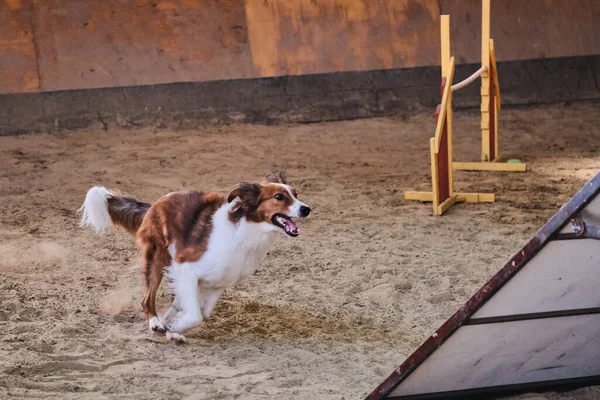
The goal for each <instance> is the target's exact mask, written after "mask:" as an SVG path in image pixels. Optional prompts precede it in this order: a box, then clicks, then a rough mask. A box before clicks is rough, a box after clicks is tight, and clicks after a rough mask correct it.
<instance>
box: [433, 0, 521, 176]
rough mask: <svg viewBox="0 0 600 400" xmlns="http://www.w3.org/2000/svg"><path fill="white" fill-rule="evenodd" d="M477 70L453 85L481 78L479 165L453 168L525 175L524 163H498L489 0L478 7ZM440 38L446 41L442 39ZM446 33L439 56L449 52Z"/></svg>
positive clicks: (496, 93)
mask: <svg viewBox="0 0 600 400" xmlns="http://www.w3.org/2000/svg"><path fill="white" fill-rule="evenodd" d="M481 9H482V11H481V68H480V69H479V70H478V71H477V72H476V73H475V74H473V75H471V76H470V77H469V78H467V79H465V80H464V81H463V82H461V83H459V84H457V85H454V86H453V90H458V89H461V88H463V87H465V86H467V85H468V84H469V83H471V82H473V81H474V80H475V79H477V77H478V76H480V77H481V162H455V163H453V168H454V169H455V170H463V171H505V172H525V171H527V164H523V163H520V162H519V163H516V164H511V163H501V162H498V112H499V111H500V86H499V84H498V72H497V69H496V55H495V52H494V40H493V39H491V38H490V13H491V11H490V0H483V1H482V7H481ZM444 35H447V36H448V39H447V40H446V41H445V40H444ZM449 36H450V31H449V30H448V31H447V32H444V31H442V53H443V52H444V46H445V45H446V46H448V49H446V51H448V52H449V51H450V49H449V47H450V39H449Z"/></svg>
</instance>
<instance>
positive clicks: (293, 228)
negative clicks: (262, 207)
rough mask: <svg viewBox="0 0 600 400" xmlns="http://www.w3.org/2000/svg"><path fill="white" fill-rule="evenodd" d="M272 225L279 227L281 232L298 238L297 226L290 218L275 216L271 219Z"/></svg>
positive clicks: (281, 215)
mask: <svg viewBox="0 0 600 400" xmlns="http://www.w3.org/2000/svg"><path fill="white" fill-rule="evenodd" d="M271 221H272V222H273V225H275V226H278V227H280V228H281V229H283V231H284V232H285V233H286V234H287V235H288V236H292V237H296V236H298V226H297V225H296V223H295V222H294V221H292V219H291V218H290V217H288V216H287V215H283V214H275V215H273V218H271Z"/></svg>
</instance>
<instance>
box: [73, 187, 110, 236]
mask: <svg viewBox="0 0 600 400" xmlns="http://www.w3.org/2000/svg"><path fill="white" fill-rule="evenodd" d="M110 195H111V192H109V191H108V190H107V189H106V188H104V187H102V186H94V187H93V188H91V189H90V190H89V191H88V192H87V195H86V196H85V201H84V202H83V206H81V208H80V209H79V211H83V216H82V217H81V226H90V227H92V228H93V229H94V230H95V231H96V233H98V234H102V233H104V232H106V231H107V230H108V228H110V226H111V225H112V221H111V219H110V215H109V214H108V203H107V202H106V199H107V198H108V197H109V196H110Z"/></svg>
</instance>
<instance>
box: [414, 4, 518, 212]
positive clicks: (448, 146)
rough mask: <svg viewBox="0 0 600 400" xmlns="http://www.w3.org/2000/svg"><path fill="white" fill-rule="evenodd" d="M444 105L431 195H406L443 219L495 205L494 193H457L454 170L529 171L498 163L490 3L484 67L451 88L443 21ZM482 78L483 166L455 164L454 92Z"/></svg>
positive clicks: (446, 21) (433, 145) (434, 141)
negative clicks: (467, 208)
mask: <svg viewBox="0 0 600 400" xmlns="http://www.w3.org/2000/svg"><path fill="white" fill-rule="evenodd" d="M440 36H441V67H442V86H441V92H442V102H441V103H440V104H439V105H438V107H437V110H436V119H437V121H436V129H435V135H434V137H433V138H431V139H430V151H431V184H432V191H431V192H413V191H408V192H405V193H404V198H405V199H406V200H417V201H431V202H432V203H433V213H434V214H435V215H442V214H443V213H445V212H446V211H447V210H448V209H449V208H450V207H452V206H453V205H454V204H456V203H460V202H466V203H493V202H494V201H495V195H494V194H493V193H455V192H454V181H453V176H452V175H453V170H468V171H513V172H517V171H520V172H523V171H526V169H527V166H526V164H521V163H518V164H510V163H498V162H496V160H497V159H498V111H499V110H500V89H499V85H498V74H497V72H496V57H495V53H494V42H493V40H492V39H490V0H483V5H482V65H481V68H479V69H478V70H477V71H475V72H474V73H473V74H472V75H471V76H469V77H468V78H467V79H465V80H463V81H461V82H459V83H457V84H455V85H452V80H453V78H454V68H455V60H454V57H452V56H451V53H450V16H448V15H442V16H441V19H440ZM479 77H481V136H482V150H481V152H482V154H481V158H482V162H453V157H452V92H454V91H457V90H460V89H462V88H464V87H466V86H468V85H469V84H471V83H473V82H474V81H475V80H477V78H479Z"/></svg>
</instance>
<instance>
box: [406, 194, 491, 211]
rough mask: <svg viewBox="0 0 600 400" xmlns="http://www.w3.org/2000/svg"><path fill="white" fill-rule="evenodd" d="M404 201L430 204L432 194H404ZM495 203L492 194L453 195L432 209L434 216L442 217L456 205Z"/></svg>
mask: <svg viewBox="0 0 600 400" xmlns="http://www.w3.org/2000/svg"><path fill="white" fill-rule="evenodd" d="M404 199H405V200H415V201H423V202H430V201H433V192H414V191H408V192H404ZM495 201H496V195H494V194H493V193H454V194H453V195H452V196H450V198H448V199H446V201H444V202H443V203H442V204H440V205H439V206H437V207H436V208H435V209H434V214H436V215H442V214H443V213H445V212H446V211H447V210H448V209H449V208H450V207H452V206H453V205H454V204H457V203H493V202H495Z"/></svg>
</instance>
